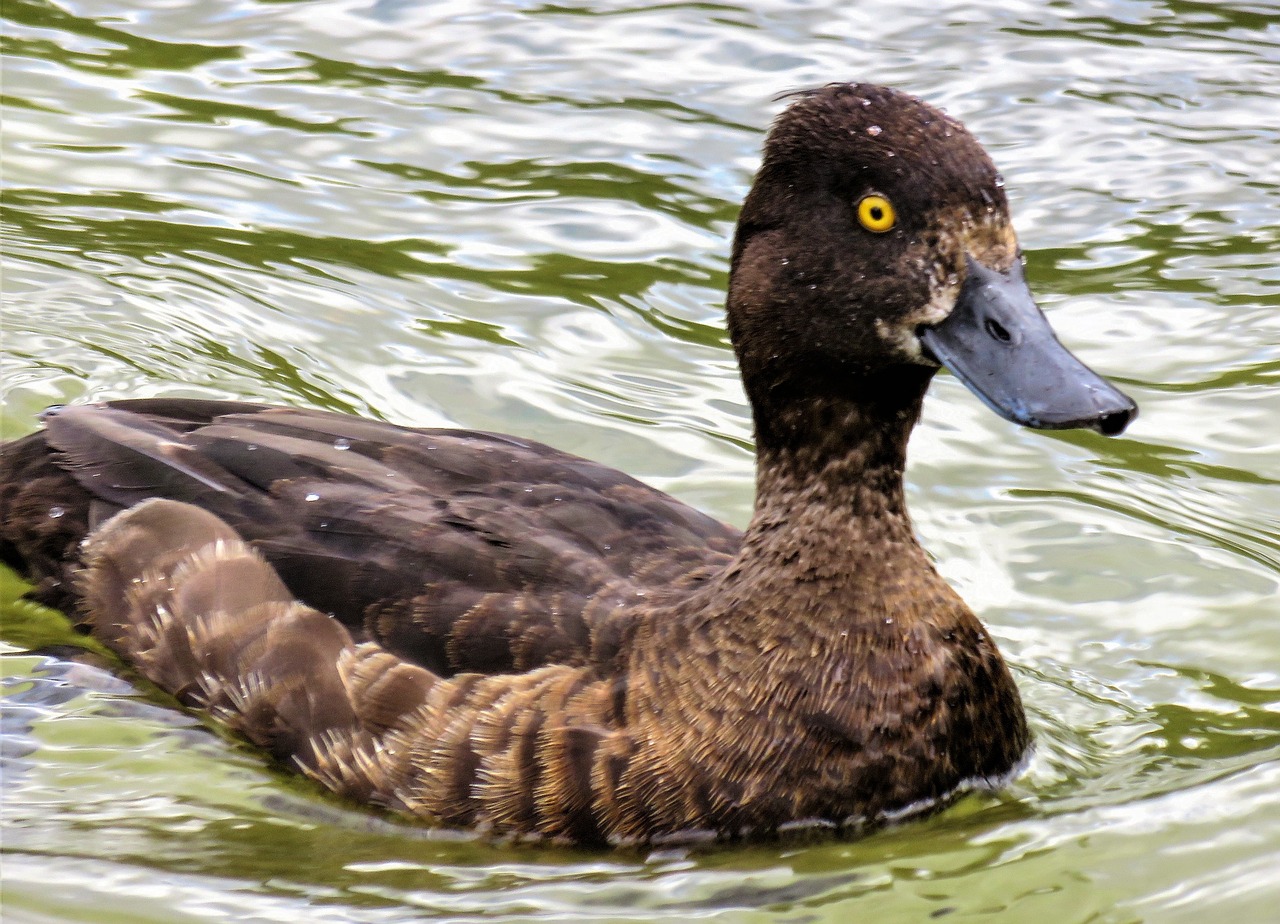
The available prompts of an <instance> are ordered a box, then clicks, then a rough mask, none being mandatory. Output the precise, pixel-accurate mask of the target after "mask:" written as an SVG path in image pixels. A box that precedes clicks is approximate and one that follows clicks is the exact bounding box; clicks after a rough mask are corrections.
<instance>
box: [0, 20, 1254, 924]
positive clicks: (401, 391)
mask: <svg viewBox="0 0 1280 924" xmlns="http://www.w3.org/2000/svg"><path fill="white" fill-rule="evenodd" d="M3 16H4V19H5V40H6V45H7V49H6V53H5V60H4V68H5V70H4V105H5V109H4V126H3V143H4V164H3V166H4V177H3V179H4V184H5V193H4V196H5V209H4V223H5V235H6V236H5V239H4V253H3V256H4V283H3V284H4V321H3V354H2V355H3V363H4V383H3V389H4V391H3V409H4V416H3V424H2V432H3V436H4V437H6V438H7V437H13V436H17V435H20V434H21V433H24V432H27V431H29V430H30V429H32V428H33V427H34V425H35V424H34V415H35V414H36V413H37V412H38V411H39V410H40V409H41V408H43V407H44V406H46V405H49V404H62V403H69V402H76V401H87V400H96V399H103V398H111V397H120V396H126V395H161V394H164V395H174V394H184V395H195V396H210V397H237V398H251V399H266V400H270V401H274V402H281V403H286V404H295V405H312V406H320V407H327V408H333V409H339V410H347V411H353V412H358V413H361V414H366V415H373V416H377V417H382V418H385V419H388V420H393V421H397V422H403V423H415V424H421V425H436V424H448V425H457V426H466V427H474V428H480V429H491V430H499V431H505V432H511V433H517V434H521V435H524V436H528V437H532V438H535V439H539V440H543V441H545V442H549V443H552V444H554V445H557V446H559V447H561V448H564V449H567V450H570V451H573V452H576V453H579V454H582V455H586V456H590V457H593V458H596V459H599V460H602V461H604V462H606V463H609V464H611V465H614V466H617V467H619V468H622V469H625V470H626V471H628V472H630V473H632V474H634V475H637V476H639V477H641V478H643V479H645V480H647V481H649V482H650V483H652V484H655V485H657V486H659V487H661V488H663V489H666V490H669V491H672V492H674V493H675V494H677V495H678V496H680V497H681V498H684V499H686V500H688V501H690V502H691V503H694V504H696V505H698V506H700V507H702V508H704V509H706V510H708V511H711V512H712V513H714V514H716V515H718V516H720V517H722V518H725V519H727V520H730V521H733V522H736V523H739V524H742V523H744V522H745V520H746V518H747V516H748V513H749V510H750V505H751V491H752V480H751V468H752V458H751V454H750V441H751V427H750V421H749V419H748V415H747V408H746V404H745V401H744V398H743V396H742V392H741V389H740V386H739V383H738V379H737V375H736V370H735V367H734V363H733V356H732V353H731V352H730V350H729V348H728V344H727V340H726V337H725V334H724V331H723V319H722V312H721V308H722V298H723V287H724V284H725V279H726V269H727V254H728V240H729V237H730V235H731V233H732V222H733V220H734V217H735V215H736V212H737V208H738V204H739V202H740V201H741V199H742V196H743V194H744V193H745V191H746V189H747V186H748V184H749V182H750V179H751V176H752V172H753V170H754V168H755V166H756V164H757V158H758V151H759V146H760V143H761V140H762V137H763V132H764V130H765V128H766V127H767V125H768V123H769V120H770V119H771V118H772V117H773V115H774V114H775V113H776V112H777V111H778V110H779V108H780V107H781V103H778V102H775V101H774V99H773V98H774V96H775V95H776V94H777V93H779V92H780V91H785V90H789V89H794V88H797V87H804V86H812V85H815V84H821V83H825V82H827V81H831V80H837V79H840V80H847V79H861V80H872V81H876V82H881V83H888V84H892V85H896V86H899V87H902V88H904V89H907V90H910V91H912V92H915V93H917V94H920V95H922V96H924V97H926V98H928V99H929V100H931V101H933V102H935V103H937V104H940V105H942V106H944V107H946V108H947V109H948V111H950V112H951V113H953V114H955V115H957V116H959V117H960V118H961V119H963V120H964V121H965V122H966V123H967V124H968V125H969V127H970V128H971V129H972V130H973V131H974V132H975V133H976V134H977V135H978V137H979V138H980V139H981V140H982V141H983V142H984V143H985V144H986V145H987V146H988V148H989V149H990V151H991V152H992V154H993V156H994V158H995V159H996V161H997V163H998V164H999V165H1000V167H1001V169H1002V171H1003V172H1004V174H1005V176H1006V178H1007V180H1008V191H1009V193H1010V196H1011V200H1012V204H1013V209H1014V216H1015V219H1016V221H1017V224H1018V227H1019V229H1020V234H1021V238H1022V243H1023V246H1024V248H1025V250H1026V253H1027V257H1028V263H1029V266H1028V275H1029V278H1030V280H1031V282H1032V285H1033V287H1034V288H1035V289H1036V290H1037V292H1038V293H1039V295H1040V298H1041V300H1042V304H1044V306H1045V307H1046V309H1047V310H1048V313H1049V315H1050V317H1051V319H1052V320H1053V322H1054V324H1055V325H1056V326H1057V328H1058V331H1059V333H1060V335H1061V336H1062V338H1063V339H1064V340H1065V341H1066V342H1068V343H1069V344H1070V345H1071V346H1072V347H1073V348H1074V349H1075V350H1076V351H1077V352H1078V353H1079V354H1080V355H1081V356H1082V357H1084V358H1085V360H1086V361H1087V362H1089V363H1090V364H1091V365H1093V366H1094V367H1095V368H1097V369H1099V370H1100V371H1103V372H1105V373H1106V374H1108V375H1110V376H1112V377H1114V378H1115V379H1116V380H1117V381H1118V382H1119V383H1120V384H1121V386H1122V387H1123V388H1124V389H1125V390H1126V391H1128V392H1130V393H1131V394H1133V395H1134V397H1136V398H1137V400H1138V401H1139V403H1140V404H1141V406H1142V416H1141V417H1140V418H1139V420H1138V421H1137V422H1136V424H1135V425H1134V426H1133V427H1132V428H1131V429H1130V430H1129V432H1128V433H1127V434H1126V435H1125V436H1124V437H1122V438H1120V439H1114V440H1108V439H1105V438H1103V437H1099V436H1096V435H1093V434H1089V433H1064V434H1045V433H1033V432H1029V431H1025V430H1019V429H1017V428H1015V427H1014V426H1013V425H1011V424H1008V423H1006V422H1005V421H1003V420H1000V419H998V418H997V417H995V415H993V414H991V413H990V412H988V411H987V410H986V409H985V408H983V407H982V406H981V405H980V403H979V402H978V401H977V399H975V398H974V397H972V396H971V395H970V394H969V393H968V392H967V391H966V390H965V389H964V388H963V387H962V386H961V385H960V384H959V383H958V382H957V381H956V380H955V379H953V378H951V377H950V376H947V375H943V376H940V377H939V379H938V381H937V382H936V384H935V386H934V388H933V391H932V393H931V396H930V398H929V400H928V402H927V404H926V410H925V419H924V421H923V423H922V425H921V426H920V428H919V429H918V431H917V434H916V437H915V440H914V442H913V445H912V465H911V469H910V471H909V481H910V497H911V501H912V503H913V512H914V516H915V520H916V524H917V528H918V530H919V532H920V534H921V535H922V537H923V539H924V541H925V544H926V546H927V547H928V548H929V549H930V550H931V552H932V553H933V554H934V555H935V556H936V559H937V562H938V565H939V567H940V569H941V570H942V571H943V573H944V574H945V575H946V576H947V577H948V579H949V580H951V581H952V582H953V583H954V584H955V585H956V586H957V587H958V588H959V590H960V591H961V592H962V594H963V595H964V596H965V597H966V599H967V600H968V601H969V602H970V604H971V605H972V606H973V607H974V609H975V610H976V611H977V612H979V613H980V614H982V616H983V618H984V619H985V620H986V621H987V623H988V624H989V625H990V627H991V629H992V631H993V633H994V635H995V636H996V638H997V639H998V641H999V643H1000V645H1001V647H1002V648H1003V650H1004V652H1005V653H1006V656H1007V657H1008V658H1009V660H1010V662H1011V664H1012V667H1013V670H1014V673H1015V675H1016V677H1017V679H1018V682H1019V684H1020V686H1021V688H1022V692H1023V696H1024V698H1025V700H1026V703H1027V706H1028V709H1029V712H1030V714H1031V719H1032V723H1033V726H1034V731H1035V734H1036V739H1037V742H1038V749H1037V751H1036V753H1035V757H1034V759H1033V761H1032V763H1031V766H1030V767H1029V769H1028V771H1027V773H1026V774H1025V775H1024V776H1023V777H1022V778H1020V779H1019V780H1018V781H1017V782H1015V783H1014V784H1013V785H1012V786H1011V787H1010V788H1009V789H1008V790H1007V791H1006V792H1005V793H1003V794H1001V795H999V796H982V797H971V798H968V799H966V800H965V801H962V802H961V803H959V804H957V805H956V806H955V807H953V808H952V809H950V810H948V811H946V812H945V813H943V814H941V815H939V816H937V817H935V818H932V819H929V820H926V821H923V822H918V823H913V824H908V825H904V826H901V827H898V828H894V829H889V830H885V831H882V832H879V833H876V834H873V835H871V836H867V837H864V838H863V839H861V840H857V841H852V842H836V843H817V844H782V845H778V844H773V845H765V846H756V847H721V848H714V849H702V850H696V851H683V852H682V851H659V852H629V853H628V852H623V853H608V852H603V853H601V852H580V851H565V850H552V849H545V848H522V847H510V846H506V847H504V846H498V845H494V844H491V843H487V842H484V841H478V840H476V839H474V838H470V837H466V836H459V835H457V834H456V833H449V832H430V831H424V830H422V829H420V828H417V827H414V826H412V825H410V824H405V823H400V822H397V821H394V820H388V819H385V818H380V817H374V816H372V815H370V814H367V813H364V812H360V811H356V810H352V809H350V808H348V807H346V806H343V805H339V804H336V803H335V802H333V801H332V800H330V799H328V798H327V797H325V796H324V795H323V794H321V793H319V792H317V791H316V790H315V789H314V788H312V787H309V786H307V785H305V784H301V783H299V782H297V781H295V780H292V779H290V778H288V777H286V776H284V775H282V774H280V773H278V772H277V771H276V770H274V769H273V768H272V767H271V766H270V765H269V764H267V763H266V762H265V761H264V760H263V759H262V758H261V756H260V755H258V754H256V753H255V752H253V751H251V750H249V749H247V748H243V747H241V746H239V745H237V744H236V743H235V742H232V741H229V740H226V739H225V738H224V737H220V736H219V735H218V733H217V732H216V730H213V729H211V728H210V727H209V726H207V725H204V724H202V723H201V722H199V721H198V720H197V719H195V718H193V717H191V716H188V715H186V714H184V713H182V712H180V711H177V710H175V709H173V708H172V707H171V704H169V703H168V702H167V701H166V700H165V699H164V698H163V697H159V696H157V695H155V694H154V693H153V692H147V691H142V690H140V689H139V688H138V687H136V686H135V685H133V684H131V683H130V682H129V681H127V680H126V679H122V677H123V675H121V674H120V673H119V672H118V667H117V666H116V665H114V664H112V662H110V661H107V660H103V659H99V660H100V663H94V662H89V663H86V662H84V661H83V660H82V659H79V658H71V657H69V656H68V655H67V651H66V650H65V649H63V648H57V647H54V648H53V649H52V650H51V649H50V647H49V646H59V645H65V644H66V643H68V642H72V641H74V639H75V637H74V636H73V635H72V633H71V632H70V631H69V629H68V627H67V623H66V621H65V620H63V619H62V618H61V617H60V616H58V615H57V614H53V613H51V612H48V611H42V610H40V609H38V608H36V607H33V606H31V605H29V604H26V603H23V602H17V601H15V596H16V594H17V592H18V591H17V588H16V585H15V584H14V582H13V579H12V577H11V576H10V578H9V579H8V580H7V584H6V585H5V600H6V602H5V605H4V609H3V632H2V635H3V638H4V642H3V646H2V647H0V652H2V657H0V663H2V664H3V681H2V683H3V687H2V689H0V693H3V703H4V713H3V729H4V752H3V765H2V766H3V773H4V776H3V794H4V800H3V821H4V829H3V850H4V857H3V875H4V880H5V881H4V917H5V920H6V921H12V922H15V924H16V922H63V921H66V922H72V921H74V922H118V921H129V922H149V921H155V922H166V924H171V922H187V921H204V922H208V921H236V922H257V921H296V920H308V921H315V922H325V921H376V922H382V921H387V922H392V921H395V922H399V921H417V920H429V919H431V920H435V919H439V920H454V921H464V920H477V919H482V918H483V919H502V920H510V921H533V920H553V921H571V920H572V921H578V920H580V921H597V920H610V921H657V920H678V921H688V920H695V919H696V920H709V921H734V922H737V921H744V922H793V924H799V922H845V921H854V920H862V919H872V918H874V919H875V920H883V921H916V920H924V919H927V918H932V917H938V918H943V917H945V918H946V919H948V920H970V919H984V920H986V919H992V920H1000V921H1002V922H1004V921H1035V922H1044V921H1055V922H1077V921H1078V922H1084V921H1090V922H1098V921H1103V922H1130V921H1162V922H1163V921H1191V922H1196V924H1198V922H1200V921H1201V920H1203V918H1204V914H1205V912H1206V909H1212V914H1213V917H1214V919H1216V920H1225V921H1231V922H1233V924H1246V922H1253V921H1264V920H1274V917H1273V916H1274V914H1275V909H1276V907H1277V905H1278V903H1280V875H1277V872H1276V870H1277V868H1278V863H1280V861H1278V859H1277V857H1278V856H1280V618H1278V617H1280V603H1278V599H1280V598H1278V594H1277V591H1278V589H1280V588H1278V584H1280V488H1278V485H1280V310H1278V309H1280V260H1278V259H1277V240H1278V239H1280V166H1278V164H1280V156H1277V153H1278V152H1280V8H1278V7H1277V6H1276V5H1275V4H1274V3H1270V2H1265V3H1264V2H1260V3H1208V2H1190V0H1164V2H1149V0H1112V2H1105V0H1060V2H1053V3H1040V2H1029V0H1011V2H1004V3H1000V4H975V3H970V2H960V0H944V2H940V3H933V4H895V5H891V8H889V9H886V5H884V4H872V3H857V2H849V0H840V2H834V0H832V2H825V3H823V2H811V3H804V2H782V0H774V2H770V0H763V2H758V0H753V2H751V3H749V4H748V3H745V2H707V3H682V2H670V3H654V4H641V3H634V2H630V3H628V2H616V0H604V2H589V3H588V2H579V0H563V2H558V3H529V2H515V0H511V2H436V3H418V2H410V0H311V2H283V0H257V2H252V0H217V2H209V3H185V2H177V0H135V2H132V3H119V2H115V3H112V2H99V0H57V2H46V0H6V3H5V5H4V10H3Z"/></svg>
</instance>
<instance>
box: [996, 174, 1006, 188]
mask: <svg viewBox="0 0 1280 924" xmlns="http://www.w3.org/2000/svg"><path fill="white" fill-rule="evenodd" d="M996 189H1004V177H1003V176H1002V175H1001V174H999V173H997V174H996Z"/></svg>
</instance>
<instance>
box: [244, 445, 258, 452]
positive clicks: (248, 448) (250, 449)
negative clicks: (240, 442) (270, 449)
mask: <svg viewBox="0 0 1280 924" xmlns="http://www.w3.org/2000/svg"><path fill="white" fill-rule="evenodd" d="M257 448H258V447H257V445H256V444H254V443H245V444H244V451H245V452H253V451H254V450H255V449H257Z"/></svg>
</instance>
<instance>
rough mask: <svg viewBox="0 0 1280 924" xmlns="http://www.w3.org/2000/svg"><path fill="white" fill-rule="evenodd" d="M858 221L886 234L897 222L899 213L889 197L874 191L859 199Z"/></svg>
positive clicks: (870, 229) (865, 226) (864, 225)
mask: <svg viewBox="0 0 1280 924" xmlns="http://www.w3.org/2000/svg"><path fill="white" fill-rule="evenodd" d="M858 221H860V222H862V227H864V228H866V229H867V230H868V231H874V232H875V233H876V234H884V233H885V232H886V231H888V230H889V229H890V228H892V227H893V226H894V224H895V223H897V221H898V215H897V213H896V212H894V210H893V205H892V204H891V203H890V202H889V200H888V199H886V198H885V197H884V196H877V195H876V194H875V193H872V194H871V195H869V196H863V197H862V198H861V199H859V200H858Z"/></svg>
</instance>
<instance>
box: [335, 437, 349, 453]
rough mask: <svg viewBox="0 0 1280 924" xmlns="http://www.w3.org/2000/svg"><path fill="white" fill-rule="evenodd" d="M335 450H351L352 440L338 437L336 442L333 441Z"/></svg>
mask: <svg viewBox="0 0 1280 924" xmlns="http://www.w3.org/2000/svg"><path fill="white" fill-rule="evenodd" d="M333 448H334V449H338V450H342V449H350V448H351V440H349V439H347V438H346V437H344V436H340V437H338V438H337V439H336V440H334V441H333Z"/></svg>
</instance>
